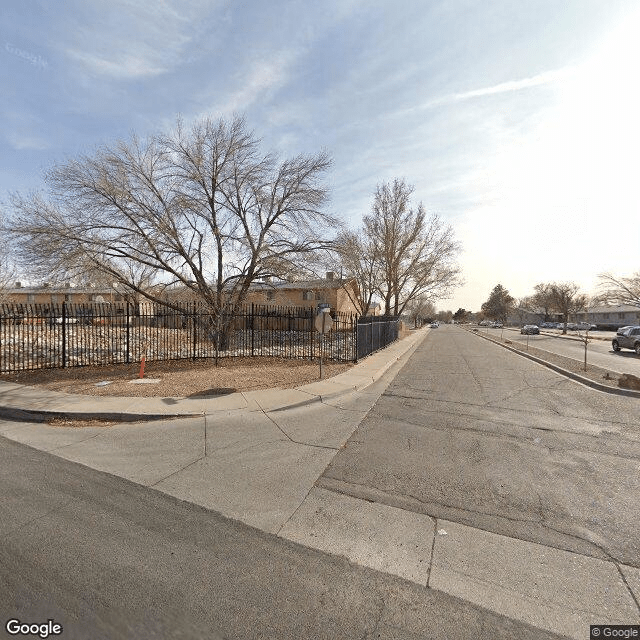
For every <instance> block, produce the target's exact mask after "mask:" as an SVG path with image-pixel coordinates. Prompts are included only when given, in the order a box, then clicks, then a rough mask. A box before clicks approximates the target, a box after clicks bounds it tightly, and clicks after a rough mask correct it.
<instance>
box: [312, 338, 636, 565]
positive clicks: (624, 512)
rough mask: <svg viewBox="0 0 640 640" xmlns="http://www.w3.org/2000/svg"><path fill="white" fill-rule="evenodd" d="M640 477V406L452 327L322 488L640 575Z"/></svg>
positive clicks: (394, 388) (405, 374)
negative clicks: (601, 561) (639, 569)
mask: <svg viewBox="0 0 640 640" xmlns="http://www.w3.org/2000/svg"><path fill="white" fill-rule="evenodd" d="M550 340H552V339H550ZM556 342H559V341H558V340H556ZM639 470H640V402H639V401H638V400H637V399H635V398H626V397H620V396H614V395H610V394H606V393H603V392H599V391H595V390H593V389H590V388H587V387H584V386H582V385H580V384H578V383H576V382H573V381H571V380H569V379H567V378H564V377H562V376H561V375H558V374H556V373H554V372H552V371H550V370H549V369H547V368H545V367H543V366H541V365H538V364H536V363H534V362H531V361H530V360H527V359H525V358H523V357H521V356H518V355H517V354H514V353H512V352H510V351H508V350H506V349H503V348H502V347H500V346H498V345H495V344H493V343H491V342H488V341H486V340H483V339H482V338H479V337H478V336H475V335H473V334H471V333H469V332H467V331H465V330H463V329H461V328H458V327H454V326H442V327H440V328H439V329H437V330H435V331H432V332H431V333H430V335H429V336H428V339H427V340H425V341H424V342H423V343H422V344H421V345H420V346H419V347H418V349H417V350H416V352H415V353H414V354H413V355H412V357H411V359H410V360H409V361H408V363H407V364H406V365H405V367H404V368H403V369H402V370H401V371H400V373H399V374H398V375H397V376H396V378H395V379H394V380H393V381H392V382H391V384H390V385H389V387H388V388H387V390H386V392H385V393H384V394H383V395H382V396H381V397H380V399H379V400H378V402H377V403H376V404H375V406H374V407H373V409H372V410H371V411H370V412H369V414H368V415H367V417H366V418H365V419H364V420H363V422H362V423H361V424H360V426H359V428H358V429H357V430H356V431H355V433H354V434H353V435H352V437H351V439H350V440H349V441H348V443H347V446H346V447H345V448H344V449H342V450H341V451H340V452H339V453H338V454H337V455H336V457H335V458H334V459H333V461H332V462H331V464H330V465H329V467H328V468H327V470H326V471H325V473H324V474H323V476H322V478H321V479H320V480H319V481H318V483H317V484H318V486H320V487H324V488H327V489H331V490H333V491H340V492H342V493H344V494H348V495H351V496H354V497H359V498H365V499H368V500H372V501H375V502H381V503H384V504H388V505H391V506H398V507H402V508H403V509H408V510H413V511H416V512H419V513H424V514H428V515H431V516H433V517H436V518H443V519H446V520H448V521H453V522H457V523H462V524H466V525H470V526H473V527H476V528H479V529H483V530H486V531H491V532H494V533H499V534H503V535H507V536H510V537H515V538H519V539H521V540H527V541H530V542H536V543H539V544H543V545H547V546H550V547H555V548H557V549H565V550H569V551H574V552H576V553H580V554H584V555H586V556H592V557H595V558H600V559H606V560H611V561H613V562H615V563H620V562H622V563H625V564H627V565H631V566H634V567H638V566H640V534H639V533H638V526H637V523H638V521H639V520H640V483H639V482H638V478H639Z"/></svg>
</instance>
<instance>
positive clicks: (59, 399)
mask: <svg viewBox="0 0 640 640" xmlns="http://www.w3.org/2000/svg"><path fill="white" fill-rule="evenodd" d="M428 332H429V329H422V330H419V331H415V332H413V333H412V334H411V335H409V336H407V337H406V338H404V339H403V340H398V341H396V342H394V343H393V344H391V345H389V346H388V347H386V348H385V349H383V350H382V351H378V352H376V353H374V354H372V355H370V356H368V357H367V358H366V359H365V360H363V361H362V362H360V363H358V364H356V365H355V366H354V367H353V368H352V369H350V370H349V371H347V372H345V373H341V374H339V375H337V376H334V377H332V378H328V379H326V380H319V381H318V382H313V383H311V384H306V385H302V386H300V387H296V388H295V389H265V390H261V391H244V392H240V393H231V394H228V395H224V396H219V397H216V398H127V397H115V396H114V397H109V396H83V395H76V394H71V393H60V392H57V391H49V390H46V389H40V388H38V387H30V386H25V385H20V384H15V383H11V382H0V418H5V419H17V420H21V419H22V420H34V421H42V420H46V419H48V418H53V417H69V418H77V419H91V418H104V419H112V420H118V421H131V420H141V419H146V420H152V419H163V418H165V419H166V418H176V417H186V416H202V415H205V414H206V415H211V414H215V413H218V412H220V411H240V410H247V411H256V410H273V409H284V408H293V407H303V406H306V405H310V404H314V403H321V402H325V401H327V400H329V399H336V398H339V397H341V396H345V395H348V394H351V393H353V392H356V391H363V390H364V389H366V388H367V387H368V386H370V385H371V384H373V383H374V382H375V381H376V380H379V379H380V378H381V377H382V375H384V373H385V372H386V371H387V370H388V369H389V367H391V366H392V365H393V364H394V363H395V362H397V360H398V359H399V358H401V357H402V356H403V355H404V354H406V353H407V352H409V351H412V350H413V349H415V346H416V344H417V343H418V342H419V341H420V340H422V338H424V336H425V335H426V334H427V333H428Z"/></svg>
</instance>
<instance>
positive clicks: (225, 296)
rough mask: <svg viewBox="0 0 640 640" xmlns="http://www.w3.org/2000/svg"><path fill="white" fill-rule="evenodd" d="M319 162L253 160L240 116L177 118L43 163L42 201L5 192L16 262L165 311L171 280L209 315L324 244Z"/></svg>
mask: <svg viewBox="0 0 640 640" xmlns="http://www.w3.org/2000/svg"><path fill="white" fill-rule="evenodd" d="M329 166H330V159H329V157H328V155H327V154H326V153H324V152H321V153H317V154H315V155H299V156H297V157H293V158H289V159H286V160H283V161H280V160H278V159H277V158H276V157H275V156H274V155H272V154H264V153H262V152H261V151H260V150H259V140H258V139H257V138H256V137H255V135H254V134H253V133H252V132H250V131H249V130H248V129H247V127H246V124H245V122H244V120H243V119H240V118H236V119H234V120H232V121H230V122H227V121H225V120H219V121H212V120H210V119H205V120H202V121H200V122H198V123H196V124H194V125H193V126H192V127H190V128H185V127H184V126H183V125H182V123H181V122H178V124H177V127H176V129H175V130H174V131H173V132H171V133H169V134H167V135H158V136H152V137H149V138H148V139H145V140H141V139H139V138H137V137H133V138H132V139H131V140H129V141H123V142H119V143H117V144H115V145H113V146H110V147H104V148H101V149H99V150H98V151H97V152H95V153H94V154H93V155H85V156H81V157H78V158H76V159H72V160H69V161H67V162H64V163H62V164H58V165H56V166H54V167H53V168H52V169H51V170H50V171H49V172H48V173H47V174H46V176H45V179H46V184H47V185H48V187H49V193H48V195H47V197H44V196H41V195H33V196H21V195H14V196H13V197H12V205H13V207H12V213H13V216H12V221H11V223H10V225H9V226H8V228H7V229H6V230H7V231H8V232H9V233H11V234H12V236H13V237H14V238H16V240H17V242H18V248H19V251H20V257H21V258H22V260H23V262H24V263H27V264H29V265H30V266H31V267H32V268H34V269H39V270H40V271H41V272H46V273H47V274H49V277H50V274H61V273H64V274H65V276H66V277H69V276H73V275H74V274H76V273H86V272H87V271H91V272H93V273H99V274H102V276H104V278H105V280H107V281H110V282H118V283H121V285H122V286H123V287H124V288H126V289H127V290H129V291H130V292H134V293H136V294H139V295H142V296H144V297H146V298H148V299H149V300H151V301H154V302H160V303H166V304H168V305H169V306H171V304H172V301H171V299H169V300H167V299H165V297H164V296H163V295H162V289H163V288H164V287H167V286H176V285H178V286H180V287H182V288H183V289H184V290H187V291H190V292H191V293H192V294H193V296H194V297H195V298H197V299H200V300H202V301H204V302H205V303H206V305H207V307H208V309H209V311H210V313H211V314H212V317H214V318H217V319H219V318H220V317H221V316H222V314H220V310H221V309H222V308H223V307H225V306H231V307H232V308H233V307H237V306H238V305H240V304H242V303H243V302H244V300H245V298H246V294H247V291H248V289H249V286H250V284H251V283H252V282H253V281H254V280H256V279H258V278H260V277H262V276H265V275H276V276H286V275H288V274H289V273H291V272H293V271H294V270H298V265H299V263H300V262H304V260H305V256H307V255H309V254H312V253H313V252H314V251H316V250H319V249H321V248H323V247H328V246H329V245H330V242H329V241H328V240H327V234H328V233H330V232H331V229H333V228H337V226H338V221H337V220H336V219H335V218H334V217H331V216H329V215H327V214H326V213H322V211H321V208H322V205H323V204H324V202H325V200H326V196H327V192H326V188H325V187H324V186H323V184H322V183H321V178H322V176H323V174H324V173H325V171H326V170H327V169H328V167H329ZM141 273H144V275H145V277H144V278H142V279H140V278H138V277H137V275H140V274H141ZM151 285H153V286H151ZM219 329H220V327H219V326H218V330H219Z"/></svg>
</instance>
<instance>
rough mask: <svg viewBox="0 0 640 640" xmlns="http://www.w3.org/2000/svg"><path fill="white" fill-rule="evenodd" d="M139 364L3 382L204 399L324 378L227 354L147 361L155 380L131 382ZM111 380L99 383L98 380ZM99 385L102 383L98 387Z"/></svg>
mask: <svg viewBox="0 0 640 640" xmlns="http://www.w3.org/2000/svg"><path fill="white" fill-rule="evenodd" d="M352 366H353V364H352V363H324V366H323V369H324V372H323V377H324V378H330V377H332V376H335V375H338V374H339V373H343V372H344V371H347V370H348V369H350V368H351V367H352ZM139 373H140V364H139V363H138V364H135V365H112V366H104V367H73V368H69V369H40V370H36V371H21V372H18V373H12V374H2V375H0V380H3V381H6V382H17V383H18V384H24V385H30V386H38V387H41V388H45V389H50V390H52V391H63V392H65V393H77V394H82V395H92V396H128V397H150V396H152V397H161V398H166V397H194V396H195V397H197V396H201V397H205V396H217V395H224V394H227V393H234V392H236V391H252V390H255V389H270V388H274V387H279V388H281V389H290V388H292V387H297V386H299V385H302V384H307V383H309V382H316V381H317V380H319V379H320V368H319V364H318V361H317V360H316V361H310V360H290V359H283V358H226V359H221V360H220V361H219V366H218V367H216V366H215V365H214V364H213V362H212V361H211V360H205V361H197V362H191V361H188V360H180V361H169V362H166V361H165V362H149V363H147V365H146V366H145V371H144V377H145V378H148V379H160V382H159V383H157V384H131V383H130V382H129V381H130V380H136V379H138V377H139ZM102 382H108V383H109V384H105V385H100V384H99V383H102ZM96 385H98V386H96Z"/></svg>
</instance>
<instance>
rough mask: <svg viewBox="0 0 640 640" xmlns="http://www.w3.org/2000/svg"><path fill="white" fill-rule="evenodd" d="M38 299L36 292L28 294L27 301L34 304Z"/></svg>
mask: <svg viewBox="0 0 640 640" xmlns="http://www.w3.org/2000/svg"><path fill="white" fill-rule="evenodd" d="M35 301H36V296H35V294H34V293H28V294H27V302H28V303H29V304H33V303H34V302H35Z"/></svg>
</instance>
